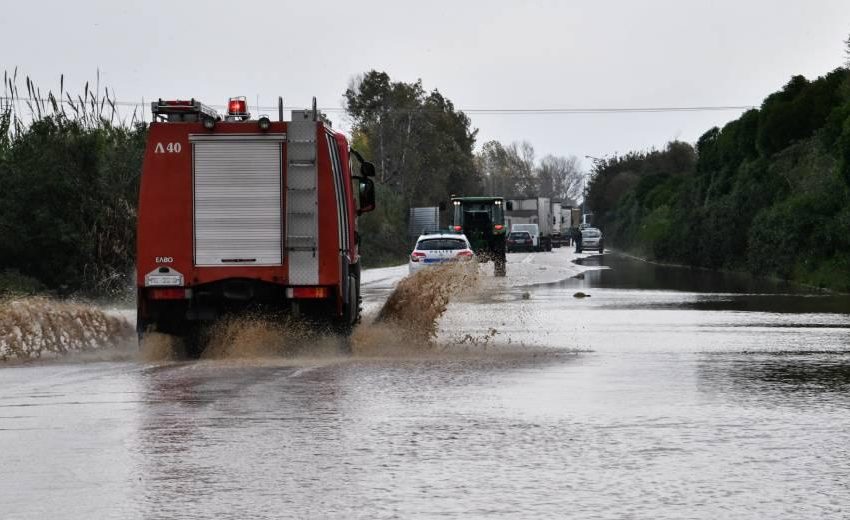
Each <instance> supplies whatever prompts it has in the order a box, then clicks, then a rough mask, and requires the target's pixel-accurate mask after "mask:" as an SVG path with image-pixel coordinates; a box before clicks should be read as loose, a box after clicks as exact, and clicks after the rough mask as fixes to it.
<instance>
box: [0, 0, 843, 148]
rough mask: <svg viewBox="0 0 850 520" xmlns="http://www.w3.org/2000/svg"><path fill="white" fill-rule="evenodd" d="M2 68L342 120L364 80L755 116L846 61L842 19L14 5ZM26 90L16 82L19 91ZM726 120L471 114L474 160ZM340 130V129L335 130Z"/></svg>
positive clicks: (44, 78)
mask: <svg viewBox="0 0 850 520" xmlns="http://www.w3.org/2000/svg"><path fill="white" fill-rule="evenodd" d="M3 13H4V15H3V16H2V17H0V44H2V48H3V53H2V62H0V67H5V68H6V69H9V70H11V69H12V68H14V67H15V66H16V65H17V66H19V67H20V72H19V74H29V75H30V77H32V78H33V79H34V80H35V81H36V83H38V84H39V85H40V86H41V87H42V90H44V89H45V88H54V89H55V88H56V87H57V86H58V77H59V74H60V73H64V74H65V77H66V85H69V86H70V87H71V88H75V87H77V86H79V87H78V88H80V89H81V88H82V85H83V83H84V82H85V81H86V80H93V79H94V77H95V70H96V68H97V67H100V69H101V71H102V76H101V77H102V82H103V83H106V84H107V85H109V86H110V87H112V88H114V89H115V90H116V92H117V94H118V98H119V99H120V100H123V101H139V100H141V98H142V97H144V98H145V99H146V100H150V99H151V98H156V97H181V98H189V97H195V98H198V99H201V100H203V101H205V102H207V103H210V104H223V103H224V102H225V101H226V99H227V97H228V96H232V95H246V96H248V98H249V101H250V102H251V103H252V104H253V103H254V102H255V100H256V98H257V96H259V100H260V103H261V104H263V105H272V104H274V103H275V102H276V99H277V96H278V95H283V96H284V99H285V100H286V102H287V104H293V105H303V106H307V105H308V104H309V102H310V98H311V97H312V96H313V95H315V96H317V97H318V99H319V104H320V105H321V106H336V107H339V106H341V97H342V93H343V91H344V90H345V88H346V86H347V84H348V82H349V80H350V79H351V78H352V77H353V76H355V75H356V74H359V73H362V72H364V71H366V70H369V69H372V68H374V69H378V70H384V71H386V72H388V73H389V74H390V76H391V77H392V78H394V79H396V80H404V81H413V80H415V79H417V78H422V80H423V82H424V85H425V87H426V89H431V88H434V87H437V88H439V89H440V91H441V92H443V93H444V94H445V95H446V96H447V97H449V98H450V99H451V100H452V101H453V102H454V103H455V105H456V106H458V107H460V108H542V107H545V108H553V107H557V108H560V107H566V108H584V107H588V108H597V107H645V106H654V107H655V106H694V105H701V106H703V105H747V104H756V105H757V104H759V103H760V102H761V100H762V99H763V98H764V96H765V95H767V94H769V93H770V92H773V91H774V90H776V89H778V88H779V87H781V86H782V85H783V84H784V83H785V82H786V81H787V80H788V78H790V76H792V75H794V74H803V75H805V76H807V77H815V76H818V75H822V74H824V73H826V72H828V71H829V70H832V69H833V68H835V67H837V66H839V65H840V64H841V63H842V61H843V48H844V45H843V43H842V40H844V39H845V38H846V37H847V35H848V34H850V2H848V1H847V0H822V1H810V2H803V1H793V2H791V1H783V2H780V1H766V0H759V1H746V2H745V1H743V0H738V1H725V0H724V1H714V2H712V1H708V0H705V1H702V2H689V1H683V0H678V1H676V0H658V1H644V2H638V1H620V2H614V1H599V2H591V1H587V0H585V1H575V2H567V1H563V2H558V1H525V2H520V1H514V2H507V1H493V0H490V1H475V2H460V1H454V2H452V1H431V2H417V3H414V2H400V1H378V0H358V1H356V2H345V3H342V2H332V1H325V2H309V1H301V2H281V1H268V2H249V1H232V2H222V1H206V2H200V1H197V2H189V1H177V0H171V1H160V0H152V1H146V2H125V1H114V0H111V1H95V0H91V1H75V2H64V1H61V2H60V1H57V2H9V3H8V5H5V6H4V7H3ZM19 83H20V84H21V86H23V82H22V81H21V82H19ZM737 115H738V113H736V112H720V113H716V112H712V113H676V114H602V115H599V114H595V115H562V114H561V115H539V114H537V115H512V116H508V115H481V114H472V115H471V117H472V120H473V124H474V125H475V126H476V127H477V128H479V129H480V133H479V139H478V143H479V145H480V144H482V143H483V142H485V141H487V140H490V139H498V140H500V141H503V142H510V141H514V140H522V139H525V140H528V141H529V142H531V143H532V144H533V145H534V147H535V148H536V149H537V151H538V154H540V155H542V154H545V153H555V154H563V155H566V154H575V155H578V156H580V157H582V156H584V155H596V156H598V155H604V154H610V153H612V152H615V151H619V152H624V151H628V150H632V149H641V148H647V147H651V146H662V145H663V144H664V143H665V142H666V141H668V140H670V139H673V138H679V139H683V140H687V141H694V140H695V139H696V138H697V137H698V136H699V135H700V134H701V133H702V132H703V131H705V130H707V129H708V128H709V127H711V126H712V125H715V124H723V123H724V122H725V121H728V120H730V119H733V118H735V117H737ZM332 119H334V120H335V124H336V125H337V126H342V127H345V126H346V125H345V122H344V121H342V116H341V114H339V113H333V114H332Z"/></svg>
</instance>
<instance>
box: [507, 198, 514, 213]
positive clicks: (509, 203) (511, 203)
mask: <svg viewBox="0 0 850 520" xmlns="http://www.w3.org/2000/svg"><path fill="white" fill-rule="evenodd" d="M505 209H507V210H508V211H513V210H514V201H512V200H509V201H507V202H505Z"/></svg>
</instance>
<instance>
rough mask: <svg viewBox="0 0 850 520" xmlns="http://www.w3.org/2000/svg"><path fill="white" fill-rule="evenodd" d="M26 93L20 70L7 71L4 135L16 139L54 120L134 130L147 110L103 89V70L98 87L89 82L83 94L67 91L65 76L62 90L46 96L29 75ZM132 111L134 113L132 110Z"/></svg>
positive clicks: (1, 106) (0, 117) (0, 116)
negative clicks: (34, 126) (20, 85)
mask: <svg viewBox="0 0 850 520" xmlns="http://www.w3.org/2000/svg"><path fill="white" fill-rule="evenodd" d="M24 85H25V86H26V92H24V93H23V95H22V93H21V91H20V90H19V89H18V68H17V67H15V69H14V70H13V71H12V72H11V73H9V71H8V70H4V71H3V96H2V97H0V136H5V137H6V138H7V139H10V140H14V139H16V138H17V137H19V136H20V135H21V134H22V133H23V132H24V131H25V130H26V128H27V127H28V126H29V125H31V124H33V123H35V122H38V121H41V120H43V119H46V118H52V119H54V120H56V121H57V122H59V123H62V122H75V123H77V124H78V125H80V126H82V127H84V128H114V127H123V128H130V127H134V126H135V125H136V124H137V123H140V122H142V121H141V120H140V119H139V114H141V110H143V109H144V107H143V106H142V105H141V104H139V103H128V102H119V101H117V97H116V95H115V90H114V89H113V90H110V89H109V87H107V86H104V87H103V89H102V91H101V89H100V70H99V69H98V71H97V81H96V83H95V85H96V87H95V88H94V89H91V88H90V86H89V82H88V81H87V82H86V83H85V85H84V86H83V89H82V93H81V94H76V95H74V94H71V92H68V91H66V90H65V75H64V74H61V75H60V76H59V91H58V94H55V93H54V92H53V91H52V90H47V91H46V94H44V93H42V90H41V88H40V87H39V86H37V85H36V84H35V82H34V81H33V80H32V79H30V77H29V76H26V77H25V78H24ZM131 108H132V112H131V111H130V109H131Z"/></svg>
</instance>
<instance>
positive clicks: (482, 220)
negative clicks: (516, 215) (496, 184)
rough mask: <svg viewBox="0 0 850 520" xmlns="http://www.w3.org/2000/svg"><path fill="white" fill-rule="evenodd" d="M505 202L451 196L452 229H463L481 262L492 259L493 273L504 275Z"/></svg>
mask: <svg viewBox="0 0 850 520" xmlns="http://www.w3.org/2000/svg"><path fill="white" fill-rule="evenodd" d="M505 209H507V210H508V211H510V210H511V203H510V201H509V202H508V203H507V208H506V205H505V199H504V198H502V197H452V229H453V230H454V231H456V232H462V233H463V234H464V235H466V238H468V239H469V243H470V244H472V250H473V251H475V255H476V256H477V257H478V259H479V261H481V262H488V261H490V260H492V261H493V265H494V268H493V272H494V273H495V275H496V276H505V250H506V247H505V241H506V238H507V229H505Z"/></svg>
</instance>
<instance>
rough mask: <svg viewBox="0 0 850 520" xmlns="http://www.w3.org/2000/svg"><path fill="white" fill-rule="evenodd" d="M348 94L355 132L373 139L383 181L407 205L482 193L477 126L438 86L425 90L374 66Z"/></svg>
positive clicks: (370, 142) (347, 102) (353, 84)
mask: <svg viewBox="0 0 850 520" xmlns="http://www.w3.org/2000/svg"><path fill="white" fill-rule="evenodd" d="M344 97H345V105H346V111H347V112H348V115H349V116H350V117H351V118H352V120H353V123H354V125H353V126H354V131H355V133H357V134H359V135H360V136H361V137H360V139H361V140H364V141H366V142H368V143H369V149H370V152H371V154H372V155H371V157H370V158H371V159H372V160H374V161H375V163H376V166H377V169H378V181H379V182H380V183H383V184H385V185H387V186H388V187H390V188H392V189H393V190H395V191H397V192H398V193H399V194H400V195H401V197H402V199H403V201H404V202H405V203H406V204H407V205H410V206H412V205H432V204H436V203H437V202H440V201H445V200H446V199H447V198H448V197H449V195H450V194H451V193H468V194H475V193H477V192H479V190H480V179H479V176H478V172H477V170H476V168H475V165H474V156H473V148H474V147H475V136H476V133H477V130H475V129H473V128H472V125H471V122H470V120H469V118H468V117H467V116H466V114H464V113H463V112H459V111H456V110H455V108H454V105H453V104H452V102H451V101H450V100H449V99H448V98H446V97H445V96H443V95H442V94H441V93H440V92H439V91H438V90H436V89H435V90H433V91H431V92H427V93H426V91H425V89H424V88H423V87H422V81H421V80H417V81H416V82H415V83H404V82H394V81H392V80H391V79H390V77H389V75H388V74H387V73H385V72H378V71H374V70H372V71H369V72H367V73H366V74H364V75H363V76H361V77H359V78H356V79H355V80H353V81H352V82H351V84H350V85H349V88H348V89H347V90H346V91H345V96H344Z"/></svg>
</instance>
